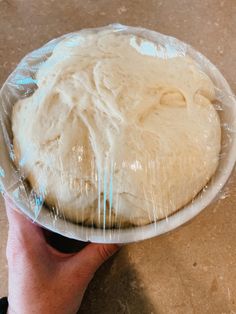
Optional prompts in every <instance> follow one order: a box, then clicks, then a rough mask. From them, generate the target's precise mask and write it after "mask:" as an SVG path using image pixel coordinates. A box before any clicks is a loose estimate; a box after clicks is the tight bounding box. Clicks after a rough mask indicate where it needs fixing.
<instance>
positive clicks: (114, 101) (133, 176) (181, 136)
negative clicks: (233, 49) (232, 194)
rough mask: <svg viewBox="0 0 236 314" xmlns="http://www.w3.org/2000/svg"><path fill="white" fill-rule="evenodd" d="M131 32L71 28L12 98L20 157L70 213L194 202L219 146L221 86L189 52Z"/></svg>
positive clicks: (137, 217)
mask: <svg viewBox="0 0 236 314" xmlns="http://www.w3.org/2000/svg"><path fill="white" fill-rule="evenodd" d="M158 49H159V48H158V47H157V46H155V45H154V44H153V43H151V42H148V41H146V40H144V39H141V38H138V37H135V36H134V35H127V34H119V33H111V32H100V33H97V34H86V35H83V34H82V35H81V34H79V33H78V35H74V36H73V37H71V38H69V39H65V40H63V41H62V42H61V43H60V44H58V45H57V46H56V48H55V49H54V51H53V54H52V56H51V57H50V58H48V60H47V61H46V62H44V63H43V64H42V66H41V67H40V69H39V71H38V73H37V77H36V80H37V85H38V89H37V90H36V91H35V92H34V94H33V95H32V96H31V97H28V98H25V99H22V100H20V101H18V102H17V103H16V104H15V105H14V107H13V116H12V126H13V134H14V150H15V155H16V163H17V164H18V165H19V167H20V169H21V171H22V172H23V174H24V176H25V177H26V178H27V179H28V181H29V182H30V184H31V186H32V187H33V189H34V190H35V191H36V192H37V193H38V194H42V195H43V197H44V199H45V201H46V203H47V204H49V205H51V206H53V207H55V208H57V211H58V212H59V213H61V214H62V215H63V216H64V217H65V218H66V219H70V220H73V221H76V222H83V223H86V224H95V225H99V226H102V225H106V226H111V225H112V226H114V225H115V226H119V227H122V226H125V225H127V224H134V225H142V224H147V223H149V222H151V221H155V220H158V219H162V218H164V217H167V216H169V215H170V214H172V213H173V212H175V211H176V210H178V209H180V208H181V207H182V206H184V205H185V204H187V203H188V202H190V201H191V200H192V199H193V198H194V197H195V196H196V195H197V193H198V192H199V191H200V190H201V189H202V188H203V187H204V186H205V185H206V183H207V182H208V181H209V180H210V178H211V177H212V175H213V174H214V172H215V170H216V168H217V165H218V160H219V152H220V147H221V131H220V121H219V118H218V115H217V112H216V111H215V109H214V107H213V105H212V101H213V100H214V97H215V95H214V86H213V83H212V81H211V80H210V79H209V77H208V76H207V75H206V74H205V73H203V72H202V71H201V69H200V68H199V67H198V65H197V64H196V63H195V62H194V61H193V60H191V59H190V58H189V57H186V56H179V57H177V56H173V57H171V58H168V59H166V58H165V57H164V56H163V55H160V54H159V52H158Z"/></svg>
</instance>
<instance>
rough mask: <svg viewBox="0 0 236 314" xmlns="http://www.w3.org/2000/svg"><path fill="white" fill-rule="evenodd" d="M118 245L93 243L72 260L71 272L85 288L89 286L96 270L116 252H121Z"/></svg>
mask: <svg viewBox="0 0 236 314" xmlns="http://www.w3.org/2000/svg"><path fill="white" fill-rule="evenodd" d="M119 248H120V247H119V246H118V245H116V244H96V243H91V244H89V245H87V246H86V247H85V248H83V249H82V250H81V251H80V252H78V253H77V254H76V255H74V256H73V257H72V258H71V260H70V263H71V270H72V272H73V274H74V275H75V276H76V277H79V279H80V280H79V281H80V283H81V284H82V285H83V286H85V287H86V286H87V285H88V283H89V282H90V280H91V279H92V277H93V275H94V273H95V272H96V270H97V269H98V268H99V267H100V266H101V265H102V264H103V263H104V262H105V261H106V260H107V259H108V258H109V257H111V256H112V255H113V254H114V253H115V252H117V251H118V250H119Z"/></svg>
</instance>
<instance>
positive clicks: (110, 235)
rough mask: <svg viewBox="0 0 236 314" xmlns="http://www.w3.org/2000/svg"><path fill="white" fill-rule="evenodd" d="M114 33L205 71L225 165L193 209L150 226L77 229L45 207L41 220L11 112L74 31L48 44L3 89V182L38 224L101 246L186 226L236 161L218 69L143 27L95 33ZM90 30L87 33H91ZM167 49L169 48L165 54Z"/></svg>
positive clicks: (227, 98) (230, 99) (232, 119)
mask: <svg viewBox="0 0 236 314" xmlns="http://www.w3.org/2000/svg"><path fill="white" fill-rule="evenodd" d="M101 29H112V30H114V31H115V32H124V33H130V34H135V35H141V36H143V37H145V38H147V39H149V40H151V41H153V42H156V43H157V44H159V47H160V46H161V49H162V53H163V51H165V52H164V53H165V54H166V56H167V57H168V56H173V54H174V55H175V54H181V55H183V54H187V55H189V56H190V57H192V58H193V59H195V60H196V61H197V62H198V64H199V66H200V67H201V69H202V70H203V71H204V72H205V73H207V74H208V76H209V77H210V78H211V79H212V81H213V82H214V84H215V87H216V93H217V98H218V100H219V101H220V102H221V104H220V106H219V105H218V106H217V110H219V111H218V113H219V116H220V120H221V126H222V149H221V156H220V163H219V166H218V168H217V171H216V173H215V175H214V177H213V178H212V179H211V181H210V182H209V184H208V185H207V187H205V188H204V189H203V190H202V191H201V192H200V193H199V194H198V195H197V197H196V198H195V199H194V200H193V201H192V202H190V203H189V204H188V205H186V206H185V207H183V208H182V209H180V210H179V211H177V212H176V213H174V214H173V215H171V216H170V217H168V218H166V219H163V220H160V221H157V222H155V223H150V224H148V225H146V226H139V227H133V228H127V229H99V228H97V229H96V228H90V227H85V226H82V225H77V224H75V223H72V222H70V221H66V220H64V219H62V218H59V217H58V216H55V215H53V214H52V213H51V212H50V211H49V210H48V209H46V208H45V207H44V206H42V208H41V210H40V212H39V213H38V215H37V217H36V216H35V212H34V211H33V210H32V209H31V208H32V199H31V197H30V196H29V192H28V190H27V188H26V187H25V185H24V182H23V180H21V179H20V176H19V173H18V172H17V171H16V169H15V167H14V165H13V162H12V160H11V158H10V156H11V149H12V145H11V139H12V131H11V110H12V106H13V105H14V103H15V102H16V100H17V99H18V98H20V97H22V95H23V96H24V95H27V94H28V93H29V92H30V91H31V90H32V87H33V84H34V82H33V80H32V81H30V80H29V79H28V81H27V77H28V78H29V77H30V76H31V75H32V74H33V73H34V72H35V71H37V67H38V66H39V65H40V62H42V61H43V60H45V57H47V56H49V55H50V54H51V52H52V50H53V48H54V47H55V45H56V44H57V43H58V42H59V41H61V40H62V39H64V38H65V37H68V36H73V33H71V34H67V35H64V36H62V37H60V38H57V39H54V40H52V41H50V42H49V43H47V44H46V45H45V46H43V47H42V48H40V49H38V50H36V51H33V52H31V53H30V54H28V55H27V56H26V57H25V58H24V59H23V60H22V61H21V62H20V64H19V65H18V67H17V68H16V70H15V71H14V72H13V73H12V74H11V75H10V76H9V78H8V79H7V81H6V82H5V84H4V85H3V87H2V89H1V91H0V103H1V107H0V119H1V125H2V128H0V147H1V151H0V166H1V168H0V177H1V178H0V180H1V185H2V190H3V192H4V193H6V195H7V196H8V197H9V198H10V199H11V200H12V201H13V202H14V203H15V204H16V206H18V208H20V210H21V211H22V212H23V213H24V214H25V215H26V216H27V217H30V218H31V219H32V220H35V221H36V222H37V223H38V224H40V225H42V226H43V227H45V228H47V229H49V230H52V231H54V232H57V233H60V234H62V235H64V236H67V237H69V238H74V239H78V240H82V241H91V242H100V243H127V242H133V241H138V240H143V239H147V238H151V237H154V236H157V235H160V234H163V233H165V232H168V231H170V230H173V229H175V228H176V227H178V226H180V225H182V224H184V223H186V222H187V221H189V220H190V219H192V218H193V217H194V216H196V215H197V214H198V213H199V212H200V211H202V210H203V209H204V208H205V207H206V206H208V205H209V204H210V203H211V202H212V201H213V200H214V199H215V198H216V197H217V195H218V193H219V192H220V191H221V189H222V188H223V186H224V185H225V184H226V182H227V180H228V178H229V176H230V174H231V172H232V170H233V167H234V164H235V161H236V136H235V134H236V133H235V130H236V128H235V125H236V99H235V97H234V95H233V94H232V91H231V90H230V87H229V85H228V83H227V82H226V80H225V79H224V77H223V76H222V74H221V73H220V72H219V70H218V69H217V68H216V67H215V66H214V65H213V64H212V63H211V62H210V61H209V60H208V59H207V58H205V57H204V56H203V55H201V54H200V53H199V52H197V51H195V50H194V49H193V48H191V47H190V46H188V45H186V44H185V43H183V42H180V41H179V40H177V39H175V38H172V37H169V36H165V35H162V34H159V33H157V32H154V31H150V30H146V29H143V28H136V27H127V26H123V25H120V24H113V25H109V26H107V27H104V28H99V29H93V31H95V32H96V31H99V30H101ZM86 31H90V30H83V31H82V32H86ZM163 49H164V50H163Z"/></svg>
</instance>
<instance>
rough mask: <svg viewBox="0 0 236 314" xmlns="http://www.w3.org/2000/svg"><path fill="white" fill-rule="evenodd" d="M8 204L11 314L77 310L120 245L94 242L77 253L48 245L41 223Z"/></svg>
mask: <svg viewBox="0 0 236 314" xmlns="http://www.w3.org/2000/svg"><path fill="white" fill-rule="evenodd" d="M5 204H6V209H7V216H8V220H9V232H8V242H7V251H6V254H7V260H8V286H9V287H8V302H9V309H8V314H42V313H43V314H54V313H55V314H75V313H77V311H78V309H79V306H80V304H81V301H82V298H83V295H84V292H85V290H86V288H87V285H88V283H89V282H90V280H91V279H92V277H93V275H94V273H95V272H96V270H97V269H98V268H99V266H100V265H101V264H102V263H103V262H105V260H107V259H108V258H109V257H110V256H111V255H112V254H114V253H115V252H116V251H117V250H118V246H117V245H115V244H106V245H103V244H92V243H91V244H88V245H87V246H86V247H85V248H83V249H82V250H81V251H80V252H78V253H76V254H65V253H61V252H59V251H57V250H55V249H54V248H52V247H51V246H49V245H48V244H47V242H46V240H45V237H44V235H43V231H42V229H41V228H40V227H39V226H37V225H35V224H34V223H32V222H31V221H30V220H28V219H27V218H25V217H24V216H23V215H22V214H20V213H18V212H17V211H16V210H15V209H13V208H12V207H13V205H12V204H11V203H10V202H8V201H6V202H5Z"/></svg>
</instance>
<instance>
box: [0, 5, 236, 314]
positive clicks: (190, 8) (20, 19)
mask: <svg viewBox="0 0 236 314" xmlns="http://www.w3.org/2000/svg"><path fill="white" fill-rule="evenodd" d="M114 22H120V23H123V24H127V25H132V26H143V27H146V28H150V29H153V30H156V31H158V32H162V33H164V34H168V35H172V36H175V37H177V38H179V39H181V40H183V41H186V42H187V43H189V44H191V45H192V46H193V47H194V48H196V49H197V50H199V51H200V52H202V53H203V54H205V55H206V56H207V57H208V58H209V59H210V60H211V61H212V62H213V63H214V64H216V66H217V67H218V68H219V69H220V70H221V72H222V73H223V74H224V76H225V78H226V79H227V80H228V82H229V84H230V85H231V87H232V89H233V91H234V92H236V75H235V64H236V57H235V51H236V2H235V0H193V1H188V0H168V1H158V0H145V1H142V0H137V1H135V0H120V1H115V0H87V1H83V0H77V1H76V0H66V1H56V0H44V1H42V0H38V1H33V0H24V1H23V0H0V29H1V32H0V85H1V84H2V83H3V82H4V81H5V80H6V78H7V76H8V75H9V74H10V72H11V71H12V70H13V69H14V67H15V66H16V64H17V63H18V62H19V61H20V59H21V58H22V57H23V56H24V55H25V54H26V53H27V52H29V51H31V50H33V49H35V48H38V47H40V46H41V45H42V44H43V43H45V42H46V41H48V40H50V39H52V38H53V37H57V36H59V35H61V34H63V33H68V32H72V31H75V30H79V29H81V28H87V27H96V26H103V25H107V24H109V23H114ZM235 182H236V174H234V175H233V176H232V178H231V180H230V182H229V184H228V186H227V188H226V189H225V191H224V192H223V193H222V194H221V195H220V198H219V199H218V200H216V201H215V202H214V203H213V204H212V205H211V206H209V207H208V208H206V209H205V210H204V211H203V212H202V213H201V214H200V215H198V216H197V217H196V218H195V219H193V220H192V221H191V222H190V223H188V224H186V225H184V226H182V227H180V228H179V229H177V230H175V231H173V232H171V233H169V234H166V235H164V236H161V237H156V238H153V239H150V240H146V241H143V242H139V243H134V244H130V245H126V246H124V247H123V248H122V249H121V250H120V252H119V253H118V254H117V255H116V256H114V257H113V258H112V259H111V260H109V261H108V262H107V263H106V264H105V265H103V266H102V267H101V269H100V270H99V271H98V272H97V274H96V276H95V277H94V279H93V281H92V283H91V284H90V286H89V289H88V291H87V293H86V295H85V298H84V301H83V304H82V306H81V309H80V311H79V313H86V314H87V313H91V314H93V313H102V314H106V313H107V314H113V313H128V314H130V313H131V314H133V313H135V314H139V313H140V314H146V313H148V314H151V313H153V314H154V313H158V314H160V313H163V314H168V313H170V314H173V313H174V314H175V313H177V314H179V313H183V314H185V313H188V314H189V313H201V314H203V313H210V314H212V313H214V314H217V313H221V314H223V313H224V314H234V313H236V212H235V206H236V184H235ZM0 230H1V240H0V295H5V294H7V267H6V260H5V244H6V236H7V220H6V215H5V211H4V206H3V203H2V202H1V203H0Z"/></svg>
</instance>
